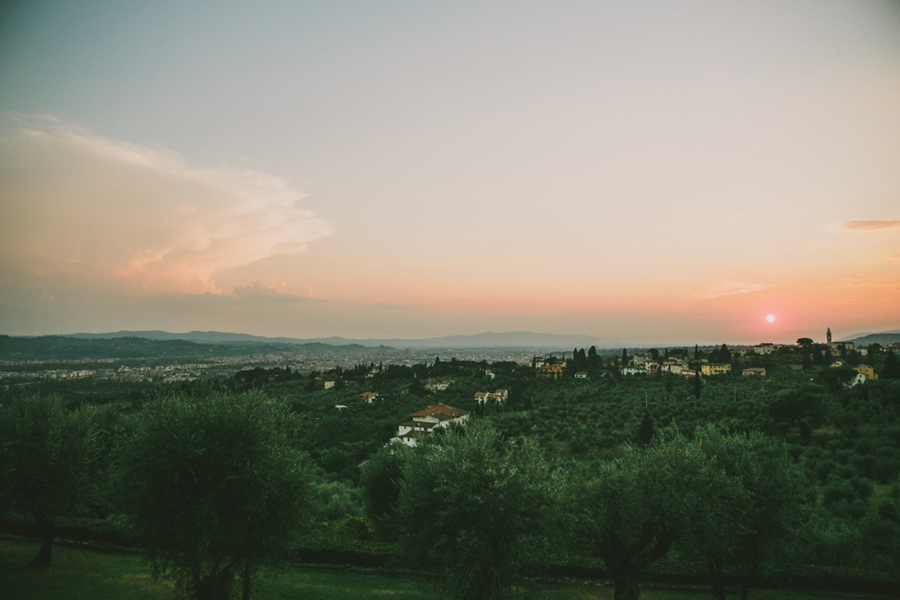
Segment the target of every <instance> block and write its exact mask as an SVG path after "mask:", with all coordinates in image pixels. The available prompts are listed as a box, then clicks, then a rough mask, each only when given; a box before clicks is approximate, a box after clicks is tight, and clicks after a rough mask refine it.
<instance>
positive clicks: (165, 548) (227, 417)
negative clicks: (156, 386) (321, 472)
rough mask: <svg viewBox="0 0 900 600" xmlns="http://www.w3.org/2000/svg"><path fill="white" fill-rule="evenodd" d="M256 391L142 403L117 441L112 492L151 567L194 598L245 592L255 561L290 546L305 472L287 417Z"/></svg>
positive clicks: (300, 521)
mask: <svg viewBox="0 0 900 600" xmlns="http://www.w3.org/2000/svg"><path fill="white" fill-rule="evenodd" d="M277 406H278V405H277V404H274V403H272V402H271V401H270V400H269V399H268V398H266V397H265V396H263V395H261V394H258V393H246V394H240V395H233V394H212V395H208V396H205V397H187V396H182V395H171V396H165V397H162V398H159V399H157V400H155V401H152V402H149V403H148V404H147V406H146V407H145V409H144V411H143V412H142V413H141V415H140V417H139V419H138V422H137V424H136V429H135V432H134V436H133V438H132V440H131V442H130V443H129V444H128V446H127V447H126V448H125V452H124V455H123V457H122V465H121V484H122V485H121V489H122V494H123V499H124V503H125V508H126V510H127V511H128V513H129V514H130V515H131V525H132V531H133V534H134V535H135V537H136V538H137V539H138V540H139V541H140V542H142V543H143V544H144V545H145V546H146V548H147V549H148V550H149V551H150V553H151V556H152V557H153V561H154V567H155V569H156V570H157V572H159V573H161V574H163V575H167V576H170V577H173V578H174V579H175V580H176V581H177V582H178V583H179V584H180V585H181V586H182V587H183V588H185V589H187V590H190V591H192V592H193V594H194V596H195V597H196V598H197V599H198V600H207V599H208V600H225V599H226V598H230V596H231V590H232V587H233V584H234V581H235V579H236V577H237V576H239V577H240V578H241V579H242V583H243V590H244V597H245V598H247V597H249V592H250V582H251V581H252V578H253V576H254V574H255V572H256V570H257V569H258V568H259V566H260V565H261V564H263V563H267V562H272V561H275V560H277V559H279V558H280V557H282V556H283V553H284V552H285V550H286V549H288V548H290V547H291V546H292V545H294V544H296V543H297V536H298V534H299V533H300V532H301V531H302V529H303V527H304V524H305V522H306V520H307V516H308V503H309V501H310V497H311V486H310V479H311V473H310V469H309V467H308V466H307V461H306V460H305V457H304V455H302V454H301V453H299V452H298V451H296V450H295V449H294V448H293V447H292V445H291V444H290V443H289V438H288V432H287V431H286V428H285V423H286V422H287V421H288V419H287V416H288V415H287V414H286V413H285V412H284V411H282V410H279V409H278V408H277Z"/></svg>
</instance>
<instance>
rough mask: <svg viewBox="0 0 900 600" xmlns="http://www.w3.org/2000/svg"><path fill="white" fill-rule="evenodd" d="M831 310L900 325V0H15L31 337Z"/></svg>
mask: <svg viewBox="0 0 900 600" xmlns="http://www.w3.org/2000/svg"><path fill="white" fill-rule="evenodd" d="M767 317H769V319H767ZM770 321H771V322H770ZM828 327H830V328H831V330H832V331H833V332H834V335H835V339H840V338H842V337H846V336H850V335H853V334H857V333H861V332H877V331H885V330H892V329H900V2H898V1H886V0H882V1H878V0H854V1H847V0H806V1H803V0H760V1H757V2H721V1H712V0H710V1H703V0H698V1H692V2H682V1H671V0H665V1H663V0H654V1H644V0H637V1H616V0H611V1H606V2H578V1H564V2H507V1H473V2H468V1H459V2H416V1H392V0H385V1H380V2H363V1H359V2H346V1H341V0H335V1H334V2H304V1H299V2H297V1H290V2H278V1H272V2H262V3H246V2H227V1H225V2H222V1H217V2H190V1H189V2H183V1H178V2H174V1H172V2H170V1H167V0H157V1H154V2H130V1H126V2H106V1H94V0H80V1H77V2H76V1H42V0H30V1H28V2H16V1H12V2H6V3H4V4H3V6H2V8H0V334H6V335H41V334H61V333H75V332H110V331H118V330H122V329H128V330H144V329H162V330H166V331H173V332H185V331H191V330H204V331H206V330H216V331H229V332H241V333H251V334H257V335H268V336H292V337H300V338H314V337H325V336H343V337H347V338H380V337H401V338H425V337H433V336H444V335H457V334H475V333H480V332H486V331H493V332H502V331H535V332H541V333H559V334H583V335H588V336H592V337H595V338H596V339H597V341H598V343H602V341H603V340H605V339H617V340H622V339H626V340H630V341H632V342H633V343H634V344H640V343H647V344H671V345H677V344H693V343H701V344H704V343H715V344H718V343H729V344H739V343H751V344H752V343H757V342H783V343H791V342H794V341H795V340H796V339H797V338H798V337H812V338H813V339H816V340H819V341H824V335H825V334H824V332H825V330H826V328H828Z"/></svg>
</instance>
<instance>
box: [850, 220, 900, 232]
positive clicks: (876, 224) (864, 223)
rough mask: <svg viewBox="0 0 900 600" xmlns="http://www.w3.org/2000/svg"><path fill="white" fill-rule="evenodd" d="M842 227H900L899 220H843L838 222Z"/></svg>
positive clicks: (865, 228)
mask: <svg viewBox="0 0 900 600" xmlns="http://www.w3.org/2000/svg"><path fill="white" fill-rule="evenodd" d="M840 227H843V228H844V229H856V230H866V231H868V230H874V229H888V228H889V227H900V221H845V222H843V223H841V224H840Z"/></svg>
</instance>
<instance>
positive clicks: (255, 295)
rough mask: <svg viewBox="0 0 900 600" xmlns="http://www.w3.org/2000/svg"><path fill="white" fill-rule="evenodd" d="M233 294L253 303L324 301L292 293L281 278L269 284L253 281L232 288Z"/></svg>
mask: <svg viewBox="0 0 900 600" xmlns="http://www.w3.org/2000/svg"><path fill="white" fill-rule="evenodd" d="M234 295H235V296H237V297H238V298H240V299H241V300H242V301H248V302H253V303H278V304H296V305H299V304H313V303H318V302H324V300H321V299H319V298H312V297H309V296H303V295H298V294H293V293H291V292H290V290H288V286H287V284H286V283H285V282H284V281H283V280H281V279H273V280H272V281H270V282H269V285H265V284H263V283H262V282H259V281H257V282H254V283H253V285H244V286H239V287H236V288H234Z"/></svg>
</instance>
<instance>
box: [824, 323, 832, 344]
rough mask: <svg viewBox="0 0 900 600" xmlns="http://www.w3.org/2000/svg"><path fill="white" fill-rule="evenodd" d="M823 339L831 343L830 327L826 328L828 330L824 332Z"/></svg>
mask: <svg viewBox="0 0 900 600" xmlns="http://www.w3.org/2000/svg"><path fill="white" fill-rule="evenodd" d="M825 339H826V340H828V341H827V344H828V345H829V346H830V345H831V327H829V328H828V332H827V333H826V334H825Z"/></svg>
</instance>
